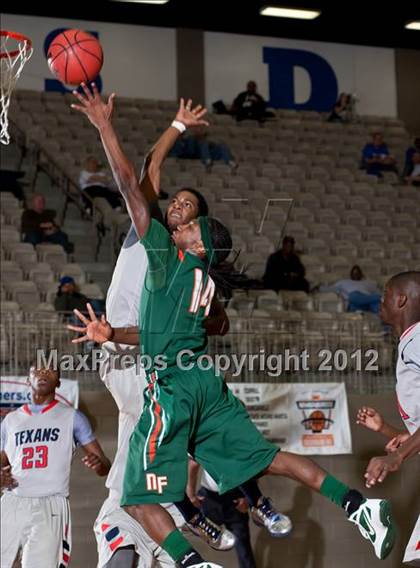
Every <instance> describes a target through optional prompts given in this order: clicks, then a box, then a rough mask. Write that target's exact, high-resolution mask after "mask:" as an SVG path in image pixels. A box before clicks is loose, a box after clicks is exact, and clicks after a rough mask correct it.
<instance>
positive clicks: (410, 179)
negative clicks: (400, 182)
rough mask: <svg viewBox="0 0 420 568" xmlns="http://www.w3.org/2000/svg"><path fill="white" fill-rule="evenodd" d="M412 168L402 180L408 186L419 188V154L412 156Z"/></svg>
mask: <svg viewBox="0 0 420 568" xmlns="http://www.w3.org/2000/svg"><path fill="white" fill-rule="evenodd" d="M412 162H413V168H412V170H411V174H410V175H409V176H405V178H404V180H405V182H406V183H407V184H409V185H415V186H417V187H419V186H420V153H419V152H416V153H414V154H413V156H412Z"/></svg>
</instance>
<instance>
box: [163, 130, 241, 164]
mask: <svg viewBox="0 0 420 568" xmlns="http://www.w3.org/2000/svg"><path fill="white" fill-rule="evenodd" d="M169 155H170V156H173V157H175V158H183V159H189V160H201V161H202V162H203V164H204V165H205V166H206V168H208V169H209V168H210V167H211V166H212V164H213V162H216V161H218V160H222V161H223V162H224V163H225V164H227V165H228V166H230V167H231V168H232V170H234V169H236V168H237V164H236V162H235V160H234V159H233V156H232V153H231V151H230V148H229V146H227V145H226V144H223V143H217V142H214V141H211V140H209V139H208V138H207V130H206V129H205V128H204V127H203V126H197V127H195V128H191V129H190V130H189V132H188V134H187V135H186V136H185V135H184V136H182V137H181V138H178V140H177V141H176V142H175V144H174V146H173V148H172V150H171V152H170V154H169Z"/></svg>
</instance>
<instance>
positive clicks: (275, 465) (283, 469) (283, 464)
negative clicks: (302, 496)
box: [266, 452, 290, 475]
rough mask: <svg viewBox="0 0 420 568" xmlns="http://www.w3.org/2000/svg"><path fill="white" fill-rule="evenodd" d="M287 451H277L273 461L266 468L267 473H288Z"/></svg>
mask: <svg viewBox="0 0 420 568" xmlns="http://www.w3.org/2000/svg"><path fill="white" fill-rule="evenodd" d="M289 456H290V454H289V452H277V454H276V455H275V457H274V459H273V461H272V462H271V464H270V465H269V466H268V468H267V470H266V474H267V475H288V474H289V467H288V462H289V459H288V458H289Z"/></svg>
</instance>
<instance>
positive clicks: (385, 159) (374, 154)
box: [362, 132, 397, 177]
mask: <svg viewBox="0 0 420 568" xmlns="http://www.w3.org/2000/svg"><path fill="white" fill-rule="evenodd" d="M362 168H366V172H367V173H368V174H370V175H374V176H378V177H381V176H382V173H383V172H396V171H397V168H396V160H395V158H394V157H393V156H391V155H390V153H389V149H388V146H387V145H386V144H385V142H384V140H383V138H382V134H380V133H379V132H376V133H375V134H373V136H372V143H371V144H366V146H365V147H364V148H363V152H362Z"/></svg>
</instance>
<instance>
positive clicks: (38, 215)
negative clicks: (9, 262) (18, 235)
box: [21, 194, 74, 253]
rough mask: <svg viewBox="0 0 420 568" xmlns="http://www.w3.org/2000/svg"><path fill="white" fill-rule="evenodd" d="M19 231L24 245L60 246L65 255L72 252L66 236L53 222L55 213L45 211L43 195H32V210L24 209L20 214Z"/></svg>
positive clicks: (48, 210)
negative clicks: (49, 244)
mask: <svg viewBox="0 0 420 568" xmlns="http://www.w3.org/2000/svg"><path fill="white" fill-rule="evenodd" d="M21 230H22V234H23V240H24V242H25V243H31V244H33V245H34V246H35V245H38V244H40V243H52V244H56V245H61V246H62V247H63V249H64V250H65V251H66V252H67V253H72V252H73V250H74V246H73V244H72V243H70V242H69V239H68V236H67V234H66V233H64V232H63V231H61V230H60V228H59V227H58V225H57V223H56V222H55V211H54V210H53V209H45V198H44V196H43V195H40V194H34V195H33V197H32V209H26V210H25V211H24V212H23V213H22V221H21Z"/></svg>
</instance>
